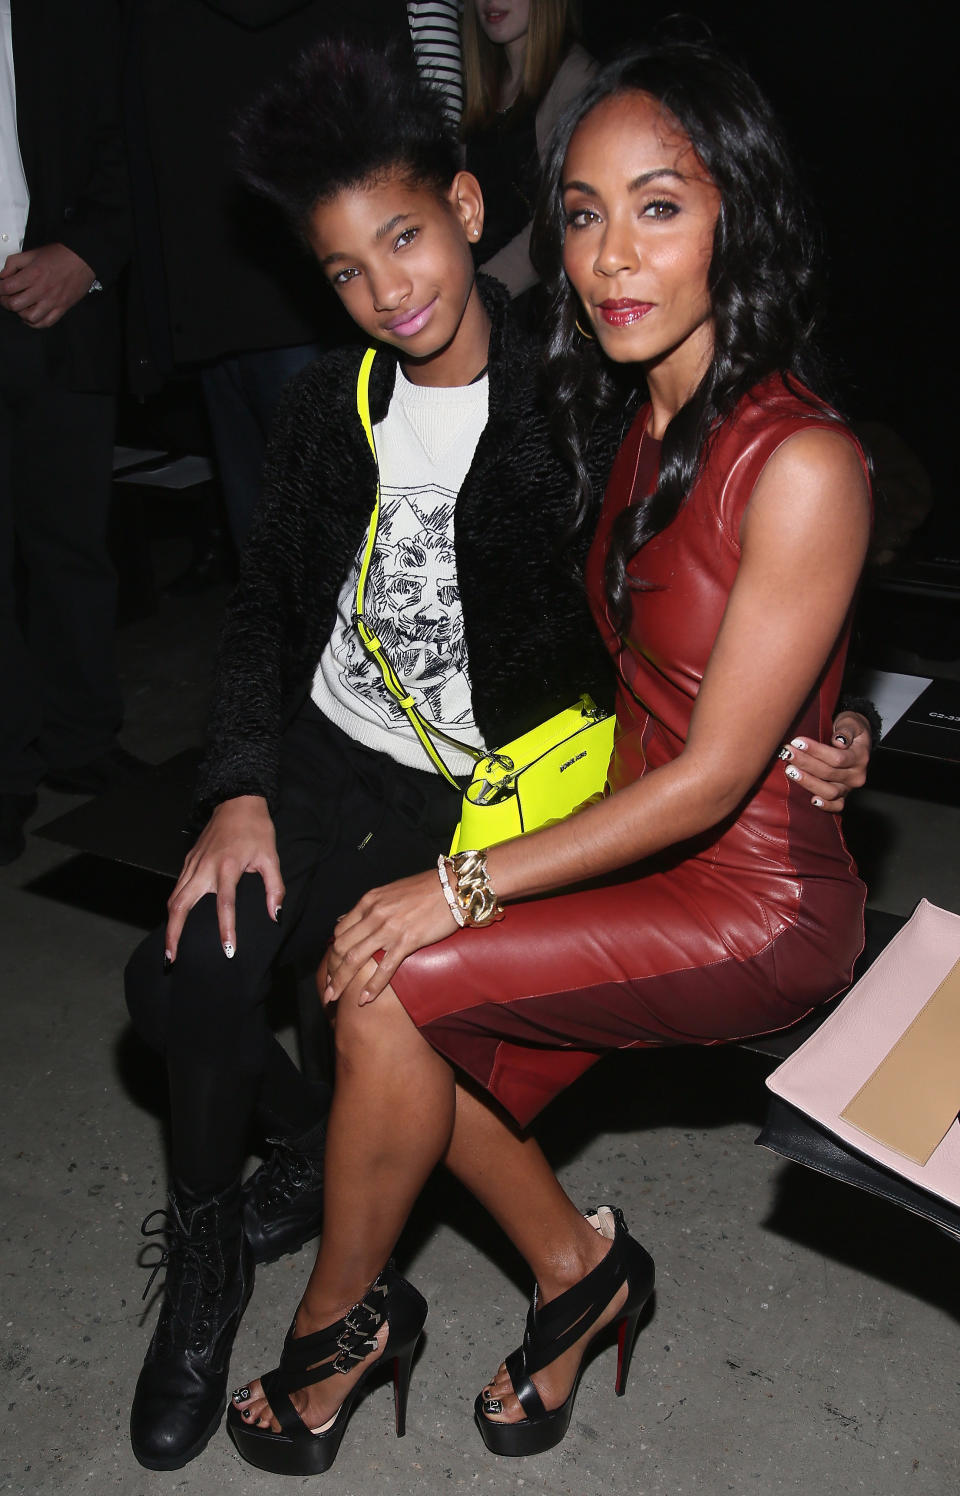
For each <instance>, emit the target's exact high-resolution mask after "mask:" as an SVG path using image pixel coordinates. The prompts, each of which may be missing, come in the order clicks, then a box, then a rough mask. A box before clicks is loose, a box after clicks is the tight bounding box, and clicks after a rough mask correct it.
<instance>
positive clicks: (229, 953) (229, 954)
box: [223, 940, 236, 961]
mask: <svg viewBox="0 0 960 1496" xmlns="http://www.w3.org/2000/svg"><path fill="white" fill-rule="evenodd" d="M223 954H224V955H225V956H226V958H227V960H228V961H232V960H233V958H234V956H235V955H236V951H235V950H234V948H233V946H232V944H231V943H230V941H229V940H225V941H224V942H223Z"/></svg>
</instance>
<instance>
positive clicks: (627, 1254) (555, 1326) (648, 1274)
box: [474, 1206, 654, 1455]
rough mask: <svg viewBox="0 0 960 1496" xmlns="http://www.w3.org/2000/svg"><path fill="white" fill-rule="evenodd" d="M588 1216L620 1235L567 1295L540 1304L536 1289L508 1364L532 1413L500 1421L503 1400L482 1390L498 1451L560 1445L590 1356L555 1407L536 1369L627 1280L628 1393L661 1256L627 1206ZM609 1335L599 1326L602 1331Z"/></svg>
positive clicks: (479, 1408)
mask: <svg viewBox="0 0 960 1496" xmlns="http://www.w3.org/2000/svg"><path fill="white" fill-rule="evenodd" d="M587 1219H588V1220H589V1221H590V1222H591V1224H592V1225H596V1227H597V1229H598V1230H599V1231H600V1233H601V1235H603V1236H606V1237H608V1238H611V1237H612V1242H611V1245H610V1250H609V1251H608V1253H607V1255H606V1257H604V1259H603V1261H602V1262H599V1263H598V1264H597V1266H596V1267H595V1268H594V1269H593V1271H592V1272H589V1273H588V1274H587V1276H586V1277H585V1278H581V1280H580V1282H579V1283H575V1284H574V1285H573V1287H572V1288H569V1289H567V1292H566V1293H562V1294H561V1295H560V1297H559V1298H556V1299H551V1301H550V1303H549V1304H544V1305H543V1306H542V1307H541V1306H539V1305H538V1303H537V1293H536V1290H534V1295H533V1301H532V1303H531V1305H530V1310H529V1313H528V1314H527V1328H526V1331H525V1333H524V1337H523V1344H522V1345H521V1346H520V1348H519V1349H518V1350H515V1351H511V1353H510V1355H509V1356H508V1357H507V1359H506V1361H505V1362H504V1365H505V1366H506V1369H507V1374H508V1376H509V1377H510V1380H511V1382H512V1383H513V1390H514V1393H515V1394H516V1396H517V1399H518V1401H519V1403H520V1406H521V1407H522V1408H523V1411H524V1413H525V1414H526V1417H525V1418H524V1420H523V1421H522V1422H521V1423H494V1422H493V1421H492V1419H490V1418H489V1417H488V1416H487V1415H488V1414H489V1413H499V1412H501V1411H502V1407H501V1404H500V1402H499V1400H498V1399H496V1398H492V1399H491V1398H488V1397H484V1395H483V1393H481V1394H480V1395H479V1397H478V1398H477V1400H476V1403H475V1404H474V1417H475V1419H476V1423H477V1427H478V1428H479V1430H480V1434H481V1437H482V1438H483V1442H484V1444H486V1446H487V1448H488V1449H489V1450H490V1451H491V1452H492V1453H493V1454H504V1455H526V1454H542V1453H543V1451H544V1450H546V1449H552V1448H553V1446H554V1445H555V1444H559V1443H560V1440H561V1439H562V1438H563V1437H564V1435H565V1434H566V1432H567V1429H568V1427H569V1425H570V1417H571V1414H572V1413H573V1404H574V1400H575V1399H576V1395H577V1388H578V1387H579V1385H580V1377H581V1375H582V1374H583V1367H584V1363H585V1361H586V1356H584V1358H583V1359H582V1360H581V1362H580V1368H579V1370H578V1371H577V1375H576V1377H575V1378H574V1383H573V1386H572V1387H571V1388H570V1392H569V1395H568V1396H567V1399H566V1402H563V1403H561V1404H560V1406H559V1408H554V1409H552V1410H551V1411H549V1412H548V1410H547V1409H546V1408H545V1407H544V1406H543V1402H542V1401H541V1398H540V1394H539V1392H538V1391H537V1389H536V1387H535V1386H534V1384H533V1381H532V1380H531V1378H532V1376H533V1374H534V1372H537V1371H542V1370H543V1368H544V1367H545V1366H549V1365H550V1363H551V1361H555V1360H556V1359H557V1357H558V1356H560V1355H562V1354H563V1352H564V1351H566V1350H569V1349H570V1347H571V1346H572V1345H573V1344H575V1342H576V1341H578V1340H579V1339H580V1338H581V1336H582V1335H584V1334H585V1333H586V1332H587V1331H588V1330H589V1329H590V1326H591V1325H592V1324H595V1323H596V1321H597V1320H598V1319H599V1317H600V1315H601V1314H602V1313H603V1311H604V1309H606V1308H607V1306H608V1305H609V1303H610V1301H611V1299H613V1298H614V1297H615V1296H616V1294H617V1292H618V1291H619V1289H621V1288H622V1287H623V1285H624V1284H626V1286H627V1298H626V1302H625V1303H624V1304H623V1305H622V1307H621V1309H620V1311H619V1314H618V1316H617V1318H616V1319H615V1320H614V1321H613V1324H614V1325H615V1326H616V1329H617V1347H618V1351H617V1381H616V1393H617V1396H618V1397H622V1396H623V1394H624V1392H625V1391H626V1386H627V1372H628V1371H629V1370H630V1359H631V1356H632V1355H633V1343H634V1341H635V1339H636V1335H637V1323H638V1321H639V1319H640V1315H641V1313H642V1311H643V1308H644V1305H645V1304H646V1302H647V1300H648V1299H649V1297H650V1295H651V1293H652V1292H653V1280H654V1266H653V1258H652V1257H651V1256H650V1254H649V1252H647V1251H646V1250H645V1249H644V1248H643V1247H641V1245H640V1243H639V1242H638V1241H634V1239H633V1237H632V1236H631V1235H630V1234H629V1232H628V1231H627V1227H626V1223H625V1222H624V1219H623V1214H622V1212H621V1211H619V1210H610V1209H608V1208H607V1207H606V1206H601V1207H600V1209H599V1210H597V1211H592V1212H588V1216H587ZM609 1328H610V1326H606V1327H605V1329H609ZM603 1333H604V1331H598V1334H603Z"/></svg>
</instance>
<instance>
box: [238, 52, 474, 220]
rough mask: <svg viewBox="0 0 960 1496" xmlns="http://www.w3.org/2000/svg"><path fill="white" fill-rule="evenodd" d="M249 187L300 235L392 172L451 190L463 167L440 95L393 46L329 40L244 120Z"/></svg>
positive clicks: (241, 158) (241, 139)
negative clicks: (338, 203)
mask: <svg viewBox="0 0 960 1496" xmlns="http://www.w3.org/2000/svg"><path fill="white" fill-rule="evenodd" d="M233 140H234V144H235V147H236V150H237V157H238V167H239V172H240V176H241V178H242V180H243V181H244V182H245V183H246V185H247V186H248V187H250V188H251V189H252V190H253V191H254V192H256V193H259V194H260V195H261V196H262V197H265V198H267V199H268V200H269V201H270V202H272V203H274V204H275V205H276V206H277V207H279V208H280V209H281V211H282V212H283V213H284V214H285V216H286V217H287V218H288V219H289V221H290V222H291V224H292V225H293V227H294V229H295V230H296V231H297V232H298V233H299V234H300V235H301V236H303V235H304V234H305V231H306V228H307V223H308V220H309V217H310V214H311V213H312V212H313V210H314V208H315V207H316V206H317V204H318V203H321V202H326V201H329V200H330V199H331V198H333V197H336V196H337V194H338V193H340V192H343V191H345V190H346V189H349V188H351V187H357V186H360V185H361V184H363V183H366V182H371V181H377V180H378V179H381V180H382V179H383V178H384V177H385V176H389V175H392V174H393V173H395V172H399V173H401V174H402V175H403V176H404V178H405V179H406V180H407V181H408V182H411V183H415V184H417V185H418V186H424V187H429V188H432V189H433V190H435V191H437V192H444V191H445V190H446V189H447V188H448V187H449V185H450V183H451V182H452V181H453V178H454V177H455V176H456V174H457V172H458V170H459V169H460V155H459V149H458V146H457V142H456V139H455V138H454V135H453V133H452V131H451V130H450V126H449V124H448V123H447V120H446V118H445V116H444V112H443V98H442V95H441V94H440V93H439V91H438V90H437V89H435V88H432V87H431V86H430V85H429V84H427V83H425V82H424V81H423V80H422V79H421V77H420V76H419V74H418V72H417V70H416V67H415V65H414V63H413V61H412V60H411V59H410V58H409V57H408V56H407V55H406V54H404V53H403V52H401V50H400V49H399V48H398V47H396V46H391V47H388V48H387V49H385V50H379V51H374V50H373V49H371V48H369V47H363V46H360V45H358V44H357V43H354V42H350V41H346V40H336V39H328V38H324V40H322V41H320V42H317V43H316V44H315V45H314V46H312V47H310V48H308V49H307V50H306V51H305V52H303V53H302V54H301V56H300V57H299V58H298V59H297V61H296V62H295V63H294V64H293V66H292V67H291V68H290V69H289V70H288V71H287V72H286V73H285V74H284V75H283V76H282V77H281V78H279V79H278V80H277V82H275V83H274V84H272V85H271V86H270V87H269V88H268V89H266V90H265V92H264V93H263V94H261V95H260V97H259V98H258V99H257V100H256V102H255V103H254V104H252V105H251V106H250V107H249V108H248V109H247V110H246V111H245V112H244V113H243V114H242V115H241V116H240V119H239V120H238V122H237V125H236V128H235V129H234V132H233Z"/></svg>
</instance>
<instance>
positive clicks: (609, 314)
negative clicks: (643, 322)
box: [597, 298, 653, 327]
mask: <svg viewBox="0 0 960 1496" xmlns="http://www.w3.org/2000/svg"><path fill="white" fill-rule="evenodd" d="M652 310H653V302H652V301H631V300H629V299H628V298H623V299H622V300H617V301H614V300H612V299H611V300H609V301H601V302H600V305H599V306H598V307H597V311H598V312H599V313H600V315H601V317H602V318H603V320H604V322H606V323H608V324H609V326H610V327H629V326H630V325H631V323H633V322H639V321H640V319H641V317H645V316H646V315H647V313H648V312H650V311H652Z"/></svg>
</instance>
